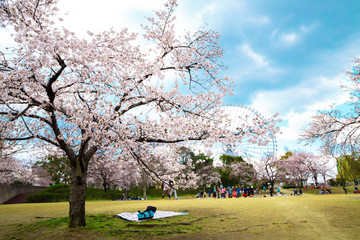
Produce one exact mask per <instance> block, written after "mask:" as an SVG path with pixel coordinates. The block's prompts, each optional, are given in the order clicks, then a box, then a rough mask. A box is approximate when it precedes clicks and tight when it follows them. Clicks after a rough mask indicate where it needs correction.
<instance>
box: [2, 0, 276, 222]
mask: <svg viewBox="0 0 360 240" xmlns="http://www.w3.org/2000/svg"><path fill="white" fill-rule="evenodd" d="M57 2H58V1H57V0H27V1H19V0H6V1H2V2H1V3H0V5H1V8H0V22H1V26H2V27H5V28H10V29H12V31H13V35H12V37H13V39H14V41H15V42H16V43H17V47H16V48H12V49H9V50H6V51H2V52H1V53H0V57H1V60H0V96H1V97H0V105H1V108H0V115H1V116H2V118H1V126H2V128H1V133H2V135H1V137H2V139H6V140H11V141H33V142H36V143H40V142H41V144H39V145H45V143H46V144H50V145H53V146H54V147H56V148H58V149H60V150H61V151H62V152H63V153H64V154H66V156H67V157H68V159H69V160H70V168H71V190H70V199H69V203H70V210H69V227H80V226H85V225H86V222H85V193H86V184H87V176H88V167H89V162H90V160H91V159H92V158H93V156H94V155H95V154H96V153H97V152H99V151H109V152H110V153H115V152H119V151H120V152H121V154H122V155H123V156H127V157H129V158H131V159H132V160H133V161H136V162H137V163H138V164H140V165H141V166H142V168H143V169H144V171H146V172H147V173H148V174H153V175H154V176H155V177H158V178H159V179H161V178H160V175H158V174H157V173H156V172H155V171H154V170H153V168H152V166H150V165H149V162H150V161H151V159H152V158H149V157H147V158H145V159H144V154H141V153H139V152H138V147H139V145H141V148H142V149H143V150H142V152H151V149H153V148H154V145H164V144H167V145H175V144H177V143H179V142H184V141H190V140H193V141H195V140H198V141H203V142H204V145H205V146H208V147H209V146H211V145H212V144H213V143H214V142H216V141H220V139H229V141H235V139H237V140H238V141H240V140H241V138H242V137H243V135H244V134H245V133H243V134H232V133H230V132H229V130H227V129H228V128H225V127H224V128H219V127H218V126H226V125H227V124H228V123H227V118H226V117H225V116H224V113H223V112H222V111H221V109H219V108H217V106H219V105H220V104H221V102H222V98H223V97H224V96H225V95H227V94H231V89H232V83H231V81H229V79H228V78H227V77H220V76H219V74H220V71H221V70H222V69H223V65H222V63H221V62H220V61H219V59H220V57H221V56H222V54H223V50H222V49H221V48H220V47H219V45H218V40H219V37H220V36H219V34H218V33H217V32H214V31H211V30H206V29H200V30H198V31H197V32H195V33H186V34H185V35H183V36H181V35H179V34H177V33H176V32H175V30H174V24H175V12H174V11H175V8H176V6H177V2H176V1H175V0H168V1H167V2H166V3H165V6H164V8H163V9H161V10H159V11H156V12H155V17H150V18H148V20H149V25H147V26H144V34H143V35H139V34H136V33H131V32H130V31H129V30H128V29H123V30H121V31H115V30H113V29H110V30H108V31H104V32H101V33H92V32H88V33H89V36H88V38H86V39H79V38H78V37H77V36H76V34H75V33H73V32H71V31H69V30H67V29H65V28H64V27H57V26H61V19H60V18H58V17H57V10H58V9H57ZM141 37H142V38H141ZM138 39H141V40H142V41H147V43H146V44H144V46H142V47H141V46H139V45H138V43H139V41H137V40H138ZM185 87H186V88H185ZM149 111H151V113H152V115H151V116H149V115H146V114H144V112H149ZM275 122H276V118H273V119H272V120H271V121H270V122H268V121H266V122H261V121H260V122H257V125H255V126H249V128H244V129H249V131H252V133H258V135H257V139H256V141H257V142H258V143H261V144H265V143H266V142H267V136H265V135H264V131H266V130H268V131H267V132H271V133H273V134H274V133H276V132H277V131H278V128H276V127H275V124H274V123H275ZM173 149H175V147H173ZM158 154H159V155H161V154H160V153H158ZM173 156H175V154H172V155H170V156H169V157H166V156H164V155H163V156H162V157H159V158H157V159H159V161H163V162H162V163H163V164H162V167H166V166H167V165H173V163H174V161H176V159H172V158H171V157H173ZM123 170H124V174H125V173H126V169H123ZM156 170H157V169H156Z"/></svg>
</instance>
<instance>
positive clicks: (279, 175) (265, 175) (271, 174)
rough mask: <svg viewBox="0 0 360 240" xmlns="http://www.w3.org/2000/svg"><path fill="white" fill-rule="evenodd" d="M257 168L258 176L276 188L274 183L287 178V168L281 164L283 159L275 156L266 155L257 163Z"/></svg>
mask: <svg viewBox="0 0 360 240" xmlns="http://www.w3.org/2000/svg"><path fill="white" fill-rule="evenodd" d="M255 169H256V171H257V173H258V177H259V178H260V179H262V180H264V181H265V182H266V183H269V184H270V185H271V188H272V189H274V183H275V182H280V181H284V180H285V170H284V169H283V168H282V166H281V160H280V159H278V158H277V157H275V156H266V157H265V158H264V159H262V161H258V162H256V163H255Z"/></svg>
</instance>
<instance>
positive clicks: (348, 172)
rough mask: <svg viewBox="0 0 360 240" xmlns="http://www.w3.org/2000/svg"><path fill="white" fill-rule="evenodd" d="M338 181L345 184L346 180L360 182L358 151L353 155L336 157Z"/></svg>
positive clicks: (359, 157)
mask: <svg viewBox="0 0 360 240" xmlns="http://www.w3.org/2000/svg"><path fill="white" fill-rule="evenodd" d="M336 163H337V164H336V165H337V172H338V174H337V176H336V179H337V181H338V182H341V183H342V184H345V183H346V182H353V183H354V184H358V181H359V180H360V156H359V154H357V153H355V152H354V153H352V154H351V155H345V156H340V157H338V158H337V159H336Z"/></svg>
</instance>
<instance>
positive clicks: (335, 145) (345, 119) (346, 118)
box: [302, 58, 360, 168]
mask: <svg viewBox="0 0 360 240" xmlns="http://www.w3.org/2000/svg"><path fill="white" fill-rule="evenodd" d="M354 62H355V64H356V66H355V67H354V69H353V71H352V72H349V73H348V75H349V80H350V81H349V83H348V84H347V85H343V86H342V88H343V89H344V90H346V91H348V92H349V94H350V95H349V100H348V101H347V103H346V107H345V109H346V110H344V111H340V110H339V109H336V108H335V107H334V106H331V107H330V108H329V109H328V110H322V111H319V112H318V113H317V114H316V115H315V116H313V117H312V121H311V123H310V126H309V128H308V129H307V130H306V131H305V132H304V133H303V134H302V140H303V141H305V142H307V143H310V144H311V143H314V142H316V141H320V142H321V144H322V150H323V152H324V154H326V155H329V156H332V157H333V159H338V158H339V156H346V155H352V154H358V153H359V152H360V151H359V147H358V146H359V144H360V142H359V140H360V70H359V69H360V59H359V58H356V59H355V60H354ZM355 159H356V158H353V160H355ZM350 161H352V160H350ZM336 163H337V164H340V165H341V164H342V162H339V161H336ZM344 167H345V168H346V166H344Z"/></svg>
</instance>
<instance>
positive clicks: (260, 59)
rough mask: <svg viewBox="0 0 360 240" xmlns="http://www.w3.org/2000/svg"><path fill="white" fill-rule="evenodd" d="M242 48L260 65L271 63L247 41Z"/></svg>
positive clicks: (243, 51) (244, 52)
mask: <svg viewBox="0 0 360 240" xmlns="http://www.w3.org/2000/svg"><path fill="white" fill-rule="evenodd" d="M240 49H241V51H242V53H243V54H245V55H246V56H247V57H249V58H250V59H251V60H252V61H253V62H254V63H255V64H256V65H257V66H258V67H264V66H267V65H268V64H269V63H268V61H266V59H265V57H264V56H262V55H260V54H258V53H256V52H255V51H254V50H253V49H252V48H251V47H250V46H249V45H248V44H246V43H245V44H243V45H241V46H240Z"/></svg>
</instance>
